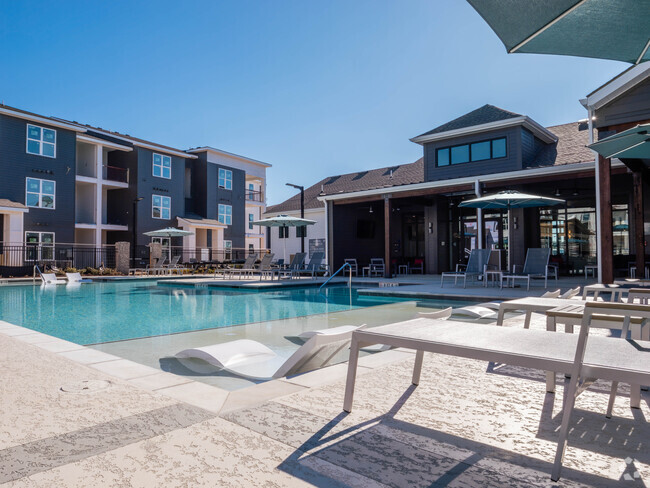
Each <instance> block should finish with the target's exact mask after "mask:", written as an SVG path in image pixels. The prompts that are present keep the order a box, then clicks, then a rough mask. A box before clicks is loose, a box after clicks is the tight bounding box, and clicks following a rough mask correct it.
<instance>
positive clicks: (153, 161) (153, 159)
mask: <svg viewBox="0 0 650 488" xmlns="http://www.w3.org/2000/svg"><path fill="white" fill-rule="evenodd" d="M156 156H160V164H156ZM166 159H168V160H169V168H167V167H166V166H165V160H166ZM156 168H160V174H159V175H157V174H156ZM166 168H167V169H169V176H165V169H166ZM151 174H152V175H153V176H154V177H156V178H164V179H165V180H171V179H172V157H171V156H165V155H164V154H159V153H153V155H152V156H151Z"/></svg>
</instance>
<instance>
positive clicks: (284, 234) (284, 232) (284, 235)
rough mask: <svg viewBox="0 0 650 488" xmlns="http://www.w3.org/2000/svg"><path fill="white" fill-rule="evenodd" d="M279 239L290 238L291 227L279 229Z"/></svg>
mask: <svg viewBox="0 0 650 488" xmlns="http://www.w3.org/2000/svg"><path fill="white" fill-rule="evenodd" d="M278 232H279V234H278V237H279V238H280V239H286V238H287V237H289V227H278Z"/></svg>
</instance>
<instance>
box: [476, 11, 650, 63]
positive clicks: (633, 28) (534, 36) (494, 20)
mask: <svg viewBox="0 0 650 488" xmlns="http://www.w3.org/2000/svg"><path fill="white" fill-rule="evenodd" d="M467 1H468V2H469V4H470V5H471V6H472V7H474V9H475V10H476V11H477V12H478V13H479V14H480V15H481V17H483V19H484V20H485V21H486V22H487V23H488V25H489V26H490V27H491V28H492V30H493V31H494V32H495V33H496V35H497V36H499V39H501V41H502V42H503V44H504V45H505V47H506V49H507V50H508V52H509V53H537V54H563V55H568V56H581V57H585V58H599V59H613V60H616V61H625V62H628V63H633V64H638V63H641V62H644V61H648V60H650V49H649V47H650V33H649V32H648V26H649V25H650V0H553V1H552V2H549V1H548V0H467Z"/></svg>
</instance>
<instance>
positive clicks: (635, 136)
mask: <svg viewBox="0 0 650 488" xmlns="http://www.w3.org/2000/svg"><path fill="white" fill-rule="evenodd" d="M589 147H590V148H591V149H593V150H594V151H596V152H597V153H598V154H600V155H601V156H602V157H604V158H619V159H648V160H650V124H643V125H637V126H636V127H632V128H631V129H628V130H624V131H623V132H619V133H618V134H614V135H611V136H609V137H606V138H605V139H602V140H600V141H598V142H594V143H593V144H590V145H589Z"/></svg>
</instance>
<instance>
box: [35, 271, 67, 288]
mask: <svg viewBox="0 0 650 488" xmlns="http://www.w3.org/2000/svg"><path fill="white" fill-rule="evenodd" d="M41 279H42V280H43V281H42V282H41V284H42V285H65V284H66V283H67V281H66V280H59V279H57V278H56V275H55V274H54V273H41Z"/></svg>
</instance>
